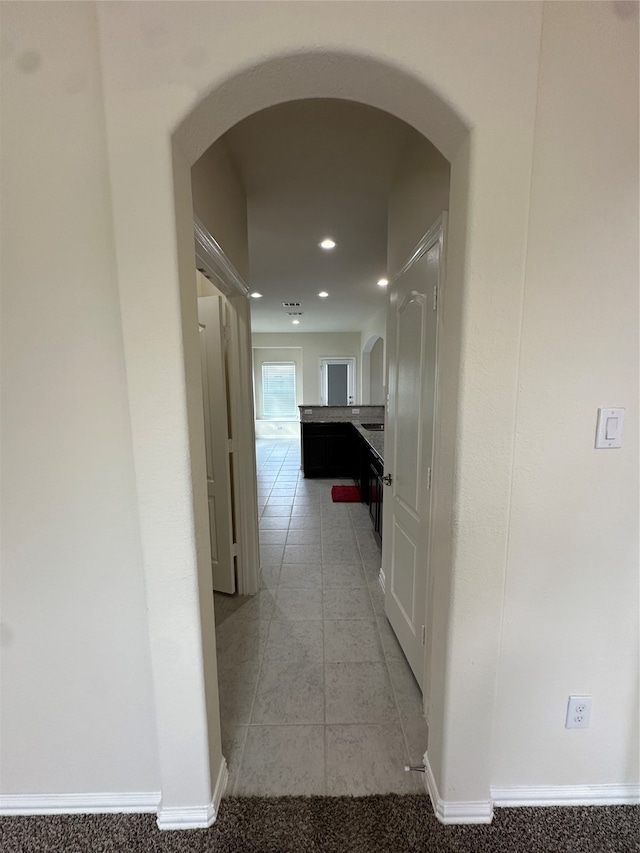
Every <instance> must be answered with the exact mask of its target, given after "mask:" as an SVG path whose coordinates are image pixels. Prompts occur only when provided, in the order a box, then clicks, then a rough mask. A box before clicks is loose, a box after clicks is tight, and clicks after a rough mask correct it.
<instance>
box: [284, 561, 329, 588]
mask: <svg viewBox="0 0 640 853" xmlns="http://www.w3.org/2000/svg"><path fill="white" fill-rule="evenodd" d="M279 586H280V587H289V588H292V589H315V588H319V587H321V586H322V566H321V565H320V563H303V564H302V565H297V564H296V563H283V564H282V571H281V572H280V582H279Z"/></svg>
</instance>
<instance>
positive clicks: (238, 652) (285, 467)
mask: <svg viewBox="0 0 640 853" xmlns="http://www.w3.org/2000/svg"><path fill="white" fill-rule="evenodd" d="M256 450H257V468H258V502H259V512H260V551H261V560H262V578H263V582H262V586H263V588H262V589H261V591H260V592H259V593H258V595H257V596H254V597H251V598H249V597H247V598H237V597H230V596H226V595H222V594H217V593H216V595H215V609H216V635H217V644H218V678H219V684H220V713H221V719H222V736H223V753H224V755H225V756H226V758H227V762H228V765H229V784H228V787H227V794H228V795H230V794H236V795H248V794H258V795H273V796H277V795H285V794H309V795H310V794H328V795H340V794H352V795H363V794H374V793H387V792H398V793H411V792H416V791H419V792H422V791H424V788H423V776H422V774H418V773H405V772H404V770H403V765H404V764H406V763H411V764H422V753H423V751H424V749H425V746H426V737H427V728H426V723H425V722H424V720H423V718H422V709H421V704H422V702H421V695H420V691H419V689H418V686H417V684H416V682H415V680H414V678H413V675H412V673H411V671H410V669H409V666H408V664H407V663H406V661H405V659H404V656H403V654H402V651H401V649H400V647H399V645H398V643H397V641H396V639H395V636H394V634H393V632H392V630H391V628H390V627H389V625H388V623H387V620H386V617H385V616H384V596H383V593H382V590H381V588H380V585H379V583H378V572H379V569H380V550H379V548H378V546H377V545H376V542H375V540H374V538H373V534H372V532H371V522H370V519H369V515H368V512H367V509H366V508H365V506H364V505H361V504H346V503H345V504H334V503H332V501H331V486H332V485H334V484H335V481H329V480H305V478H304V477H303V475H302V472H301V471H300V446H299V441H298V440H286V439H276V440H266V439H262V440H258V442H257V444H256ZM344 482H346V481H344Z"/></svg>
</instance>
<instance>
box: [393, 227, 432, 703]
mask: <svg viewBox="0 0 640 853" xmlns="http://www.w3.org/2000/svg"><path fill="white" fill-rule="evenodd" d="M442 252H443V229H442V222H441V221H439V222H438V223H436V226H434V228H432V229H431V230H430V231H429V233H428V234H427V236H426V237H425V239H424V240H423V241H421V244H420V246H419V248H418V249H417V250H416V252H414V254H413V255H412V258H411V260H410V261H409V262H408V263H407V264H406V266H405V267H404V268H403V270H402V272H401V273H400V275H399V276H398V277H397V278H396V279H395V281H394V282H393V285H392V290H391V295H390V305H389V323H388V337H389V344H388V353H389V407H388V417H387V425H386V427H385V430H386V432H385V469H386V471H385V473H386V474H387V479H389V478H390V483H388V486H389V487H388V488H387V489H385V495H384V498H385V501H384V520H383V536H382V545H383V563H382V565H383V571H384V575H385V613H386V615H387V618H388V619H389V622H390V623H391V626H392V628H393V630H394V631H395V633H396V636H397V637H398V641H399V642H400V645H401V646H402V650H403V651H404V653H405V656H406V658H407V660H408V662H409V665H410V666H411V669H412V670H413V674H414V675H415V677H416V680H417V682H418V684H419V685H420V688H421V689H422V688H423V680H424V658H425V653H424V642H425V612H426V595H427V570H428V565H427V555H428V544H429V524H430V516H431V479H432V477H431V474H432V465H433V463H432V458H433V434H434V421H435V417H434V416H435V386H436V346H437V341H436V337H437V301H438V288H439V285H440V267H441V258H442Z"/></svg>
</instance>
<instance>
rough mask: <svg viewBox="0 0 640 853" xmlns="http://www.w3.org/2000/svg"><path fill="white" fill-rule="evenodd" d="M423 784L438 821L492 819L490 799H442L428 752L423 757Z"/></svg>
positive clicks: (489, 820) (461, 821) (453, 822)
mask: <svg viewBox="0 0 640 853" xmlns="http://www.w3.org/2000/svg"><path fill="white" fill-rule="evenodd" d="M424 763H425V773H424V784H425V787H426V789H427V794H428V795H429V798H430V800H431V805H432V806H433V811H434V814H435V816H436V817H437V818H438V820H439V821H440V823H444V824H456V823H491V821H492V820H493V805H492V803H491V801H490V800H462V801H460V802H451V801H446V800H443V799H442V798H441V796H440V793H439V792H438V786H437V785H436V780H435V778H434V775H433V771H432V769H431V765H430V764H429V755H428V753H427V754H426V755H425V757H424Z"/></svg>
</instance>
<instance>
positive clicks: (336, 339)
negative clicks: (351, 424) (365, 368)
mask: <svg viewBox="0 0 640 853" xmlns="http://www.w3.org/2000/svg"><path fill="white" fill-rule="evenodd" d="M253 346H254V349H256V348H264V347H299V348H300V350H301V360H302V386H301V387H300V395H301V396H300V398H299V399H298V405H299V406H303V405H305V406H319V405H320V359H321V358H323V357H325V356H344V357H349V358H355V359H356V389H357V388H359V387H360V385H359V378H360V333H359V332H300V333H296V332H292V333H288V334H284V335H281V334H276V333H274V334H270V333H267V332H262V333H256V334H254V335H253ZM358 402H360V401H359V400H358Z"/></svg>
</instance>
